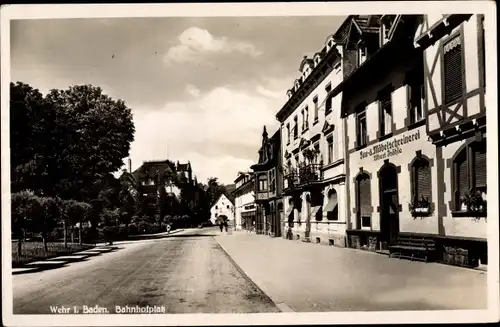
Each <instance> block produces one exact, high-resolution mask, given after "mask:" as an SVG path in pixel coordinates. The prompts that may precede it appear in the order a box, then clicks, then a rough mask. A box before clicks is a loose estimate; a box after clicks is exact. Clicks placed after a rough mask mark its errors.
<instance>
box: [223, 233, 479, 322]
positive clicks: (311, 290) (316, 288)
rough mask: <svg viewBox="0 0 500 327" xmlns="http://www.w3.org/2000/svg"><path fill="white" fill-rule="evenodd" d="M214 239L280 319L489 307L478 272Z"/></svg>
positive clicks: (349, 252)
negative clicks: (285, 314)
mask: <svg viewBox="0 0 500 327" xmlns="http://www.w3.org/2000/svg"><path fill="white" fill-rule="evenodd" d="M215 239H216V240H217V242H218V243H219V244H220V246H221V247H222V248H223V249H224V250H225V251H226V252H227V253H228V255H229V256H230V257H231V258H232V259H233V260H234V262H235V263H236V264H237V265H238V266H239V267H240V268H241V270H242V271H243V272H244V273H245V274H246V275H247V276H248V277H249V278H250V279H252V280H253V281H254V283H255V284H257V286H259V288H261V289H262V291H264V292H265V293H266V294H267V295H268V296H269V297H270V298H271V299H272V300H273V301H274V302H275V304H277V306H278V307H279V308H280V309H281V310H282V311H300V312H314V311H369V310H377V311H386V310H387V311H389V310H447V309H486V307H487V298H486V297H487V280H486V279H487V278H486V277H487V276H486V273H485V272H482V271H477V270H468V269H463V268H459V267H453V266H447V265H442V264H438V263H422V262H411V261H406V260H400V259H394V258H392V259H390V258H388V257H387V256H384V255H380V254H376V253H372V252H366V251H360V250H354V249H346V248H337V247H333V246H325V245H319V244H312V243H303V242H299V241H290V240H284V239H281V238H270V237H269V236H263V235H255V234H248V233H245V232H234V233H233V235H220V236H217V237H215Z"/></svg>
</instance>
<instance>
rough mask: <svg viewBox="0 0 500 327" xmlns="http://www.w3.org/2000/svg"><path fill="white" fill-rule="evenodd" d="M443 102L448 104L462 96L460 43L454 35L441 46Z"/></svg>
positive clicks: (458, 38)
mask: <svg viewBox="0 0 500 327" xmlns="http://www.w3.org/2000/svg"><path fill="white" fill-rule="evenodd" d="M443 52H444V64H443V65H444V90H445V93H444V102H445V104H449V103H450V102H453V101H455V100H457V99H459V98H461V97H462V91H463V90H462V77H463V71H462V45H461V43H460V37H459V36H456V37H454V38H453V39H452V40H450V41H448V42H447V43H445V44H444V46H443Z"/></svg>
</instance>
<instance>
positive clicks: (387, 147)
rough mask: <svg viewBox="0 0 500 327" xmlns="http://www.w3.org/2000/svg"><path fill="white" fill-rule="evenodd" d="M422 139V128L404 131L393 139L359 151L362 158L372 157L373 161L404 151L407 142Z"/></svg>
mask: <svg viewBox="0 0 500 327" xmlns="http://www.w3.org/2000/svg"><path fill="white" fill-rule="evenodd" d="M417 140H420V130H418V131H417V132H411V133H402V134H400V135H397V136H395V137H393V138H392V139H390V140H388V141H384V142H380V143H377V144H375V145H372V146H371V147H370V149H369V150H361V151H359V155H360V158H361V159H365V158H368V157H372V158H373V161H377V160H382V159H387V158H389V157H393V156H397V155H399V154H401V153H403V147H404V145H405V144H408V143H411V142H414V141H417Z"/></svg>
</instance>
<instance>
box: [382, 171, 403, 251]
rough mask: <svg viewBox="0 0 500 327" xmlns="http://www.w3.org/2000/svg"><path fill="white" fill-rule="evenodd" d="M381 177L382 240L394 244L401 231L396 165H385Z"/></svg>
mask: <svg viewBox="0 0 500 327" xmlns="http://www.w3.org/2000/svg"><path fill="white" fill-rule="evenodd" d="M379 178H380V179H379V183H380V233H381V238H382V240H381V241H382V242H387V244H393V243H395V242H396V240H397V237H398V233H399V201H398V173H397V171H396V167H394V166H391V165H385V166H384V167H383V168H382V170H381V172H380V177H379Z"/></svg>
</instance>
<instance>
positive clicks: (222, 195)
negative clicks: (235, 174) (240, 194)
mask: <svg viewBox="0 0 500 327" xmlns="http://www.w3.org/2000/svg"><path fill="white" fill-rule="evenodd" d="M222 197H225V198H226V199H227V200H228V201H229V202H231V204H232V205H234V201H233V200H232V199H230V198H229V197H228V196H227V195H226V194H224V193H222V194H221V195H219V197H218V198H217V200H215V202H214V204H212V207H210V209H212V208H213V207H215V206H216V205H217V203H219V201H220V199H221V198H222Z"/></svg>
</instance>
